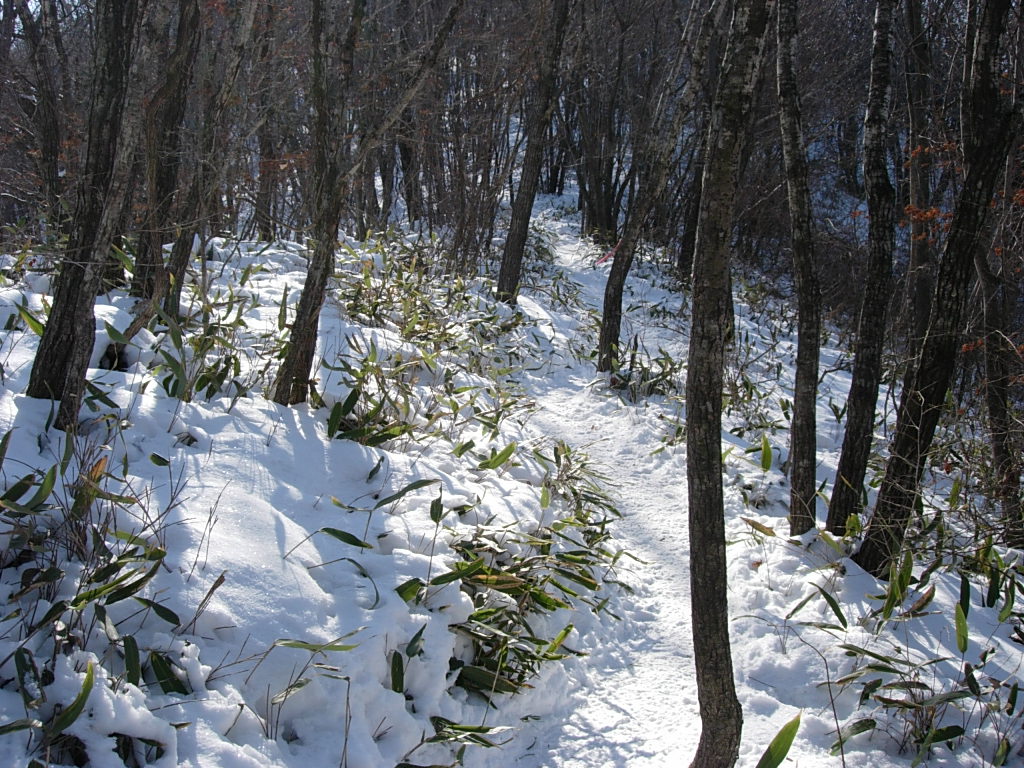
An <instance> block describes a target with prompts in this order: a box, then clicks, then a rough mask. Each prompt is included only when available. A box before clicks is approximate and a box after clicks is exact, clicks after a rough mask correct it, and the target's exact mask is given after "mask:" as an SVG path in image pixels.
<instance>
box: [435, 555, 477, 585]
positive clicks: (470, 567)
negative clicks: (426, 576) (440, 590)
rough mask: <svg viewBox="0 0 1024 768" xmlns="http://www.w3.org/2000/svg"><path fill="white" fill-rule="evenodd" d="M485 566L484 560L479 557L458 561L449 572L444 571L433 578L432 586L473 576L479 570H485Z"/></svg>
mask: <svg viewBox="0 0 1024 768" xmlns="http://www.w3.org/2000/svg"><path fill="white" fill-rule="evenodd" d="M483 568H484V561H483V559H482V558H479V557H478V558H477V559H476V560H470V561H464V562H460V563H456V564H455V565H453V566H452V569H451V570H450V571H448V573H442V574H441V575H440V576H435V577H434V578H432V579H431V580H430V586H432V587H439V586H441V585H442V584H450V583H451V582H453V581H458V580H459V579H464V578H466V577H467V576H472V575H473V574H474V573H476V572H477V571H481V570H483Z"/></svg>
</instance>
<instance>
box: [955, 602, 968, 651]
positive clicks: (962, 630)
mask: <svg viewBox="0 0 1024 768" xmlns="http://www.w3.org/2000/svg"><path fill="white" fill-rule="evenodd" d="M954 615H955V618H954V621H955V623H956V647H957V650H958V651H960V653H967V616H966V615H964V609H963V606H961V605H960V604H959V603H957V606H956V612H955V614H954Z"/></svg>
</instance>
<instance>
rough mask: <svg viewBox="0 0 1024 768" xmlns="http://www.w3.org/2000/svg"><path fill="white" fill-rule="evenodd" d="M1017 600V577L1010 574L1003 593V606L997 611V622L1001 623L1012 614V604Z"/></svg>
mask: <svg viewBox="0 0 1024 768" xmlns="http://www.w3.org/2000/svg"><path fill="white" fill-rule="evenodd" d="M1016 600H1017V577H1016V575H1014V574H1013V573H1011V574H1010V577H1009V579H1008V580H1007V582H1006V591H1005V592H1004V593H1003V607H1002V609H1001V610H1000V611H999V622H1000V623H1002V622H1004V621H1006V620H1007V619H1009V618H1010V616H1012V615H1013V604H1014V603H1015V602H1016Z"/></svg>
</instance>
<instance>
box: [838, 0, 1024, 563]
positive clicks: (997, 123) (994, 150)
mask: <svg viewBox="0 0 1024 768" xmlns="http://www.w3.org/2000/svg"><path fill="white" fill-rule="evenodd" d="M1010 5H1011V1H1010V0H971V2H969V3H968V7H967V39H966V40H965V45H964V71H965V73H966V76H965V78H964V79H965V92H964V94H963V96H962V102H961V130H962V133H963V159H964V173H965V177H964V180H963V186H962V188H961V190H960V193H959V195H958V197H957V201H956V208H955V210H954V212H953V219H952V221H951V224H950V231H949V235H948V237H947V239H946V242H945V244H944V247H943V249H942V256H941V259H940V262H939V269H938V273H937V275H936V279H935V291H934V293H933V295H932V301H931V313H930V315H929V320H928V331H927V334H926V335H925V338H924V340H923V342H922V343H921V347H920V350H919V352H918V355H917V358H916V360H915V362H914V364H913V366H912V368H911V370H910V371H909V373H908V374H907V378H906V380H905V381H904V384H903V392H902V394H901V397H900V404H899V410H898V412H897V416H896V430H895V433H894V435H893V439H892V443H891V444H890V447H889V460H888V462H887V463H886V469H885V477H884V478H883V480H882V485H881V488H880V490H879V493H878V500H877V501H876V503H875V509H874V514H873V515H872V517H871V520H870V521H869V523H868V526H867V530H866V532H865V538H864V543H863V544H862V546H861V548H860V550H859V551H858V552H857V553H856V555H854V560H855V561H856V562H857V563H858V564H859V565H860V566H861V567H862V568H864V569H865V570H866V571H868V572H870V573H873V574H874V575H876V576H885V575H886V574H887V573H888V569H889V565H890V563H891V562H892V560H893V559H894V558H895V557H896V556H897V555H898V554H899V552H900V548H901V547H902V545H903V539H904V536H905V535H906V528H907V523H908V521H909V520H910V516H911V514H912V511H913V507H914V502H915V499H916V498H917V494H918V488H919V484H920V480H921V472H922V470H923V468H924V459H925V456H926V455H927V453H928V449H929V447H930V446H931V443H932V439H933V437H934V435H935V428H936V426H937V425H938V422H939V416H940V414H941V412H942V408H943V405H944V404H945V401H946V393H947V391H948V389H949V384H950V380H951V378H952V375H953V371H954V368H955V366H956V360H957V351H958V347H959V344H960V337H961V334H962V333H963V319H964V312H965V308H966V305H967V298H968V295H969V294H970V292H971V282H972V277H973V275H972V272H973V271H974V270H975V268H976V265H977V263H978V258H979V252H980V254H981V258H984V256H983V254H984V251H985V249H987V247H988V245H989V243H990V242H991V230H990V229H989V227H988V222H989V218H990V211H991V210H992V206H991V204H990V203H991V201H992V194H993V191H994V189H995V185H996V183H997V181H998V179H999V177H1000V171H1001V170H1002V168H1003V166H1004V164H1005V162H1006V158H1007V155H1008V153H1009V151H1010V147H1011V146H1012V145H1013V142H1014V140H1015V139H1016V137H1017V135H1018V132H1019V129H1020V119H1021V115H1020V109H1019V107H1018V106H1017V105H1010V104H1007V103H1006V100H1005V99H1004V98H1003V97H1002V96H1001V95H1000V71H999V62H1000V54H1001V48H1000V38H1001V36H1002V34H1003V32H1004V31H1005V28H1006V26H1005V25H1006V17H1007V14H1008V13H1009V9H1010Z"/></svg>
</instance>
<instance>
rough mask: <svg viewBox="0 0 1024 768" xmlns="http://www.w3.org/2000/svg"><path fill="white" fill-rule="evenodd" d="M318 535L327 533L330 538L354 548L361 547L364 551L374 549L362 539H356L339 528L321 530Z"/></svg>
mask: <svg viewBox="0 0 1024 768" xmlns="http://www.w3.org/2000/svg"><path fill="white" fill-rule="evenodd" d="M317 533H326V534H327V535H328V536H331V537H332V538H335V539H337V540H338V541H341V542H344V543H345V544H351V545H352V546H353V547H361V548H363V549H373V545H372V544H367V543H366V542H365V541H363V540H362V539H359V538H356V537H355V536H353V535H352V534H351V533H349V532H348V531H343V530H341V529H339V528H321V529H320V530H318V531H317Z"/></svg>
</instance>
